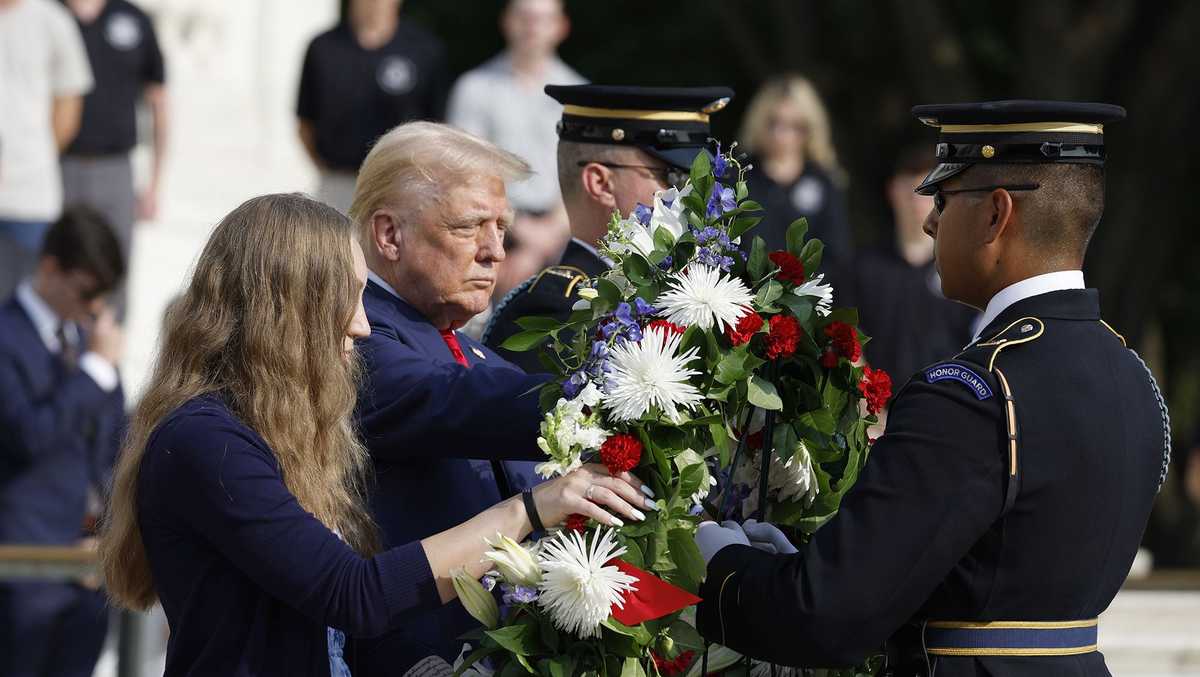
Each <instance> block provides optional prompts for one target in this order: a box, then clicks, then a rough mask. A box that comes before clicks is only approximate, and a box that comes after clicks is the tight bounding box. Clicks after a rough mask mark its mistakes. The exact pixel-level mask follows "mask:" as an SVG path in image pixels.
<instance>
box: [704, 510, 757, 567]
mask: <svg viewBox="0 0 1200 677" xmlns="http://www.w3.org/2000/svg"><path fill="white" fill-rule="evenodd" d="M727 545H750V540H749V539H748V538H746V534H745V532H743V531H742V527H741V526H739V525H738V523H737V522H734V521H732V520H726V521H725V522H722V523H720V524H717V523H716V522H701V523H700V528H699V529H696V546H697V547H699V548H700V554H701V555H703V556H704V563H705V564H708V563H709V562H711V561H712V558H713V557H714V556H715V555H716V554H717V553H718V552H719V551H720V550H721V549H722V548H724V547H725V546H727Z"/></svg>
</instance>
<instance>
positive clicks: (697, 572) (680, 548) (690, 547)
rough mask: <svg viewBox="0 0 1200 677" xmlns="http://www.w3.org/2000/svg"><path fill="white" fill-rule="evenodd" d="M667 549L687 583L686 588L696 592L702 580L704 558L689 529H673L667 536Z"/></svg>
mask: <svg viewBox="0 0 1200 677" xmlns="http://www.w3.org/2000/svg"><path fill="white" fill-rule="evenodd" d="M667 547H669V548H670V549H671V558H672V559H674V560H675V565H676V566H677V567H679V574H680V575H681V576H682V577H683V578H684V579H685V580H686V581H687V582H688V584H689V585H688V588H689V589H690V590H691V591H693V592H694V591H696V590H697V589H699V587H700V582H701V581H703V580H704V573H705V565H704V556H703V555H701V554H700V548H698V547H696V538H695V536H693V535H692V530H691V529H674V530H672V531H671V532H669V533H668V534H667Z"/></svg>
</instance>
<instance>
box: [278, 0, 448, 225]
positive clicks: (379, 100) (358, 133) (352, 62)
mask: <svg viewBox="0 0 1200 677" xmlns="http://www.w3.org/2000/svg"><path fill="white" fill-rule="evenodd" d="M400 5H401V1H400V0H349V2H348V3H345V5H344V7H345V8H346V10H345V11H343V13H342V14H343V16H342V20H341V21H340V22H339V23H338V25H337V26H334V27H333V28H331V29H330V30H328V31H326V32H324V33H322V34H320V35H318V36H317V37H315V38H313V41H312V42H311V43H309V45H308V52H307V53H306V54H305V55H304V67H303V70H302V71H301V73H300V93H299V100H298V102H297V105H296V115H297V116H298V117H299V118H300V140H301V142H302V143H303V144H304V148H305V150H306V151H308V155H309V158H311V159H312V161H313V163H314V164H315V165H316V166H317V168H318V170H319V171H320V179H319V183H318V186H317V198H318V199H320V200H321V201H323V202H325V203H327V204H329V205H332V206H333V207H336V208H337V209H338V210H340V211H341V212H343V213H345V212H346V211H347V210H349V209H350V202H351V200H352V199H353V197H354V176H355V174H356V172H357V171H358V167H359V165H361V164H362V162H363V160H364V159H366V157H367V151H369V150H370V149H371V145H372V144H373V143H375V140H376V139H378V138H379V137H380V136H382V135H383V134H384V132H386V131H388V130H389V129H391V128H392V127H395V126H396V125H398V124H400V123H401V122H406V121H409V120H435V121H440V120H442V119H443V118H444V117H445V111H446V97H447V96H448V94H449V90H450V77H449V72H448V69H447V66H446V53H445V48H444V47H443V46H442V43H441V41H440V40H438V39H437V38H436V37H434V36H433V35H431V34H430V33H428V32H426V31H425V30H423V29H422V28H420V27H418V26H416V25H414V24H411V23H409V22H407V21H401V20H400Z"/></svg>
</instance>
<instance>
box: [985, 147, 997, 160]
mask: <svg viewBox="0 0 1200 677" xmlns="http://www.w3.org/2000/svg"><path fill="white" fill-rule="evenodd" d="M982 152H983V156H984V157H985V158H990V157H992V156H993V155H995V154H996V148H995V146H984V147H983V151H982Z"/></svg>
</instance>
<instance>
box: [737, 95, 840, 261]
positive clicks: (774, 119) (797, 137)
mask: <svg viewBox="0 0 1200 677" xmlns="http://www.w3.org/2000/svg"><path fill="white" fill-rule="evenodd" d="M738 141H739V142H740V143H741V145H742V146H743V147H744V148H745V150H746V152H748V153H750V156H751V161H752V162H753V164H754V169H753V170H752V171H751V172H750V176H749V179H748V180H747V184H748V186H749V188H750V195H751V197H753V198H754V200H755V201H757V202H758V203H760V204H762V205H763V208H764V209H765V211H766V214H765V216H764V218H763V220H762V222H760V223H759V225H758V227H757V228H755V229H754V231H753V233H754V234H755V235H758V236H761V237H762V238H763V239H764V240H766V243H767V248H768V249H784V248H785V246H786V240H785V234H786V233H787V228H788V226H789V225H790V224H791V223H792V221H795V220H796V219H798V218H800V217H805V218H807V219H808V225H809V235H810V236H811V237H818V238H820V239H821V240H823V241H824V242H825V260H826V261H827V262H828V263H829V265H827V266H825V267H826V268H830V269H831V268H836V267H838V266H840V265H843V264H846V263H848V260H849V257H850V256H851V254H852V251H851V249H852V246H853V244H852V239H851V232H850V224H849V222H848V221H847V220H846V195H845V192H844V190H843V184H844V180H845V174H844V172H843V171H842V168H841V166H840V165H839V164H838V159H837V151H836V150H834V147H833V131H832V128H831V125H830V122H829V113H828V112H827V111H826V110H825V104H824V103H822V102H821V96H820V95H819V94H818V93H817V90H816V88H815V87H814V86H813V84H812V83H811V82H809V81H808V80H807V79H806V78H803V77H801V76H799V75H784V76H780V77H777V78H774V79H772V80H769V81H767V83H766V84H764V85H763V86H762V88H761V89H759V90H758V93H756V94H755V95H754V98H753V99H752V100H751V101H750V105H749V106H748V107H747V109H746V116H745V118H744V119H743V121H742V128H741V131H740V134H739V136H738ZM752 240H753V238H742V241H743V243H744V245H745V246H747V247H749V244H750V242H751V241H752Z"/></svg>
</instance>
